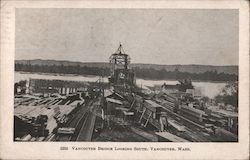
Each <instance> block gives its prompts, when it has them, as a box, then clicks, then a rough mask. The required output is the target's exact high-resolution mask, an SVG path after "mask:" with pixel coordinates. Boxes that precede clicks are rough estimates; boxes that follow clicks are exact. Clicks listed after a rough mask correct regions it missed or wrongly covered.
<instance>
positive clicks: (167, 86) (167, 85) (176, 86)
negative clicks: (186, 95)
mask: <svg viewBox="0 0 250 160" xmlns="http://www.w3.org/2000/svg"><path fill="white" fill-rule="evenodd" d="M161 88H165V89H179V86H178V85H173V84H163V85H162V86H161Z"/></svg>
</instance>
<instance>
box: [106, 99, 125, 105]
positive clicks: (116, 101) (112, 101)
mask: <svg viewBox="0 0 250 160" xmlns="http://www.w3.org/2000/svg"><path fill="white" fill-rule="evenodd" d="M106 101H107V102H111V103H116V104H119V105H122V102H121V101H120V100H117V99H113V98H106Z"/></svg>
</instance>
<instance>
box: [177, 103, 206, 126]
mask: <svg viewBox="0 0 250 160" xmlns="http://www.w3.org/2000/svg"><path fill="white" fill-rule="evenodd" d="M179 113H180V115H182V116H183V117H185V118H187V119H189V120H192V121H194V122H196V123H200V124H202V123H203V120H204V119H206V118H207V114H206V113H205V112H204V111H202V110H199V109H195V108H193V107H188V106H186V105H181V106H180V110H179Z"/></svg>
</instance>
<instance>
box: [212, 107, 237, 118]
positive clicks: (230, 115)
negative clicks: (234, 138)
mask: <svg viewBox="0 0 250 160" xmlns="http://www.w3.org/2000/svg"><path fill="white" fill-rule="evenodd" d="M215 113H219V114H221V115H223V116H225V117H238V113H236V112H230V111H226V110H222V109H220V110H218V111H215Z"/></svg>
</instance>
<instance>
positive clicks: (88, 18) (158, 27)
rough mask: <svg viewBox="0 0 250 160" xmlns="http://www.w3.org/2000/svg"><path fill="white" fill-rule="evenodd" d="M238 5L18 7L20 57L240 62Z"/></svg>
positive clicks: (16, 55)
mask: <svg viewBox="0 0 250 160" xmlns="http://www.w3.org/2000/svg"><path fill="white" fill-rule="evenodd" d="M238 21H239V19H238V10H234V9H217V10H216V9H16V24H15V27H16V31H15V34H16V36H15V37H16V38H15V59H17V60H20V59H53V60H69V61H78V62H108V58H109V56H110V55H111V54H112V53H114V52H115V51H116V50H117V48H118V47H119V44H120V43H121V44H122V45H123V48H124V51H125V52H126V53H127V54H129V56H130V57H131V62H132V63H150V64H165V65H172V64H203V65H238V60H239V57H238V50H239V45H238V43H239V42H238V41H239V36H238V30H239V28H238Z"/></svg>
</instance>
